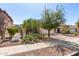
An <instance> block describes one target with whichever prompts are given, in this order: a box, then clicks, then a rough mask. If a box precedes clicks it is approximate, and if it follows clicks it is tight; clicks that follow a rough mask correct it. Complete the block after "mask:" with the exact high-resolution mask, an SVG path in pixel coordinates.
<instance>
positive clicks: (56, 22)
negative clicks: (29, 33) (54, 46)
mask: <svg viewBox="0 0 79 59" xmlns="http://www.w3.org/2000/svg"><path fill="white" fill-rule="evenodd" d="M64 21H65V19H64V13H63V9H61V8H59V7H58V6H57V9H56V11H52V12H51V11H50V10H48V9H46V8H45V10H44V12H43V14H42V27H43V28H44V29H47V30H48V37H49V38H50V31H51V30H52V29H56V28H58V27H59V26H60V25H61V24H62V23H64Z"/></svg>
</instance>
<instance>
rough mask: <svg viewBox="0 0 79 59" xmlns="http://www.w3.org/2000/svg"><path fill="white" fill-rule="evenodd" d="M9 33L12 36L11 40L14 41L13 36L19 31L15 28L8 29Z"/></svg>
mask: <svg viewBox="0 0 79 59" xmlns="http://www.w3.org/2000/svg"><path fill="white" fill-rule="evenodd" d="M7 30H8V33H9V34H10V40H12V36H13V35H15V33H16V32H17V29H16V28H15V27H12V28H7Z"/></svg>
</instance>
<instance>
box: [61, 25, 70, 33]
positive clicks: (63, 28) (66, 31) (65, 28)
mask: <svg viewBox="0 0 79 59" xmlns="http://www.w3.org/2000/svg"><path fill="white" fill-rule="evenodd" d="M61 33H63V34H69V33H70V28H69V26H68V25H62V26H61Z"/></svg>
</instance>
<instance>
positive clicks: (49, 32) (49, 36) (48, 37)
mask: <svg viewBox="0 0 79 59" xmlns="http://www.w3.org/2000/svg"><path fill="white" fill-rule="evenodd" d="M48 38H50V30H48Z"/></svg>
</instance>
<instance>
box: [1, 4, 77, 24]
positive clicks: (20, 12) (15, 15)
mask: <svg viewBox="0 0 79 59" xmlns="http://www.w3.org/2000/svg"><path fill="white" fill-rule="evenodd" d="M45 5H46V6H47V8H49V9H51V10H54V9H55V8H56V6H57V5H60V4H55V3H50V4H43V3H26V4H24V3H16V4H15V3H2V4H1V3H0V8H2V9H3V10H6V11H7V13H8V14H9V15H10V16H11V17H12V19H13V20H14V24H21V23H22V22H23V20H25V19H28V18H36V19H40V18H41V14H42V11H43V10H44V6H45ZM61 5H63V7H64V10H65V18H66V24H69V25H74V24H75V23H76V21H77V20H78V18H79V4H77V3H76V4H66V3H65V4H61Z"/></svg>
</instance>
